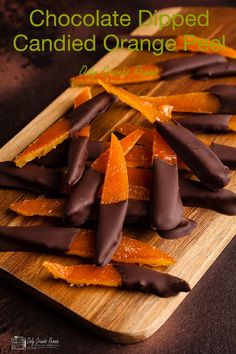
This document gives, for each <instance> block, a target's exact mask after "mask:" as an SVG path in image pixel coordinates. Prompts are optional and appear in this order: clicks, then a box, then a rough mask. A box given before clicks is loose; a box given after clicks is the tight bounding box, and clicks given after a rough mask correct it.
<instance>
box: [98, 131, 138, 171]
mask: <svg viewBox="0 0 236 354" xmlns="http://www.w3.org/2000/svg"><path fill="white" fill-rule="evenodd" d="M142 134H143V131H142V130H141V129H136V130H135V131H133V132H131V133H130V134H129V135H127V136H126V137H125V138H123V139H121V140H120V144H121V147H122V150H123V153H124V155H127V154H128V153H129V151H130V150H131V149H133V147H134V145H135V144H136V142H137V141H138V140H139V139H140V137H141V136H142ZM109 151H110V148H108V149H107V150H106V151H104V152H103V153H102V154H101V155H100V156H99V157H98V158H97V159H96V160H95V161H94V162H93V164H92V166H91V167H92V168H93V169H94V170H96V171H98V172H102V173H105V172H106V168H107V163H108V158H109Z"/></svg>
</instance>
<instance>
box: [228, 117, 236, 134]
mask: <svg viewBox="0 0 236 354" xmlns="http://www.w3.org/2000/svg"><path fill="white" fill-rule="evenodd" d="M228 126H229V129H231V130H232V131H233V132H236V116H233V117H231V118H230V120H229V124H228Z"/></svg>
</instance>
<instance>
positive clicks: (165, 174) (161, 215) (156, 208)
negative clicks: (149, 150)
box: [150, 158, 183, 230]
mask: <svg viewBox="0 0 236 354" xmlns="http://www.w3.org/2000/svg"><path fill="white" fill-rule="evenodd" d="M150 195H151V228H152V229H154V230H156V229H158V230H171V229H173V228H174V227H176V226H177V225H178V224H179V223H180V221H181V220H182V216H183V206H182V202H181V199H180V195H179V176H178V166H177V165H176V164H175V165H173V164H172V165H171V164H169V163H166V162H165V161H162V160H160V159H159V158H155V159H154V162H153V178H152V191H151V194H150Z"/></svg>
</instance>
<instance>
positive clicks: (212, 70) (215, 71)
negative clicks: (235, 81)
mask: <svg viewBox="0 0 236 354" xmlns="http://www.w3.org/2000/svg"><path fill="white" fill-rule="evenodd" d="M233 75H236V60H231V61H229V62H227V63H222V64H214V65H210V66H207V67H206V68H201V69H198V70H196V71H195V72H194V77H195V78H197V79H200V80H208V79H214V78H218V77H228V76H233Z"/></svg>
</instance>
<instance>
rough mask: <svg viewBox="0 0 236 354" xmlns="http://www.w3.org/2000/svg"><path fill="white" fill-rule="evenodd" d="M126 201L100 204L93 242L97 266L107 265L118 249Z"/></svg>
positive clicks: (126, 205)
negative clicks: (94, 240)
mask: <svg viewBox="0 0 236 354" xmlns="http://www.w3.org/2000/svg"><path fill="white" fill-rule="evenodd" d="M127 208H128V200H124V201H121V202H118V203H110V204H102V203H101V204H100V206H99V215H98V226H97V231H96V242H95V263H96V264H97V265H99V266H104V265H106V264H108V263H109V262H110V260H111V258H112V256H113V254H114V253H115V251H116V248H117V247H118V245H119V243H120V240H121V236H122V228H123V225H124V221H125V216H126V213H127Z"/></svg>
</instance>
